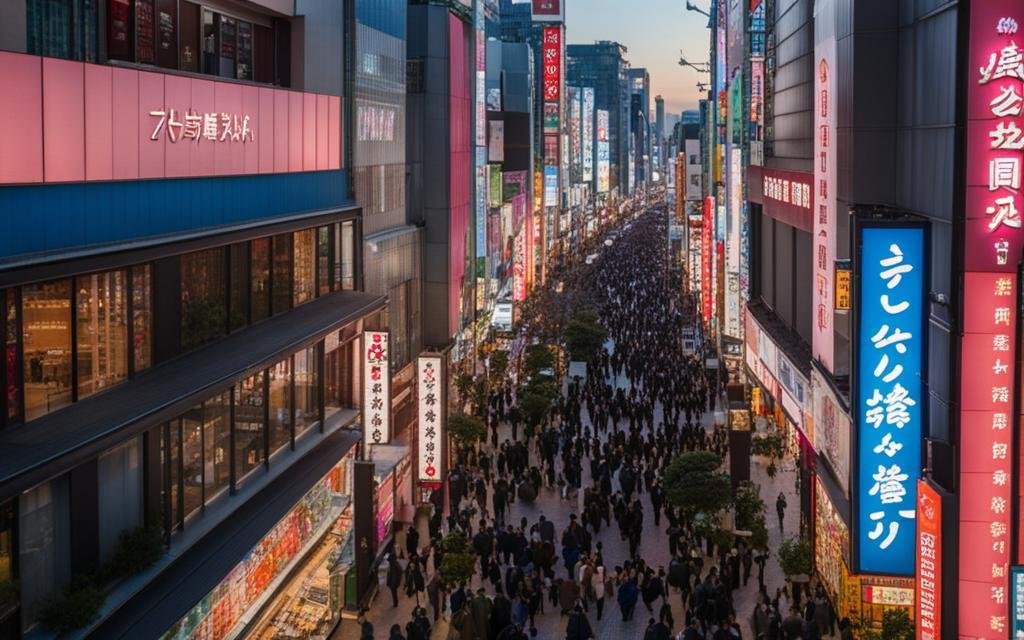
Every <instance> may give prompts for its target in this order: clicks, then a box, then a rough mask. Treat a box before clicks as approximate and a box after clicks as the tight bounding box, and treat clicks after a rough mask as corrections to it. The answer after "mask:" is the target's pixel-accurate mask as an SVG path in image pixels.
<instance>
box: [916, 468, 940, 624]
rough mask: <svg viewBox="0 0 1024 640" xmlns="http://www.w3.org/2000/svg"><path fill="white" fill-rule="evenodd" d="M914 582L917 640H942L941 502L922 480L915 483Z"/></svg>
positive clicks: (930, 487)
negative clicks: (915, 563)
mask: <svg viewBox="0 0 1024 640" xmlns="http://www.w3.org/2000/svg"><path fill="white" fill-rule="evenodd" d="M916 581H917V582H916V583H915V589H914V591H915V598H916V600H915V605H916V611H915V615H914V620H915V622H916V623H917V624H916V627H917V640H941V634H942V500H941V498H940V497H939V494H938V492H936V491H935V489H933V488H932V486H931V485H930V484H928V482H927V481H925V480H923V479H922V480H918V482H917V575H916Z"/></svg>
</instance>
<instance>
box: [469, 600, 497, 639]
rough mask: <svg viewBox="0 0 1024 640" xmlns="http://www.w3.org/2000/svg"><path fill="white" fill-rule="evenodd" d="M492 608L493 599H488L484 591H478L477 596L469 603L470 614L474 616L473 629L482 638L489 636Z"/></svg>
mask: <svg viewBox="0 0 1024 640" xmlns="http://www.w3.org/2000/svg"><path fill="white" fill-rule="evenodd" d="M492 608H493V605H492V604H491V599H490V598H488V597H487V595H486V594H485V593H484V590H483V589H477V592H476V595H475V596H473V599H472V600H470V601H469V612H470V614H471V615H472V616H473V628H474V629H477V633H478V635H479V636H480V637H481V638H483V637H486V635H487V629H488V625H489V624H490V620H491V609H492Z"/></svg>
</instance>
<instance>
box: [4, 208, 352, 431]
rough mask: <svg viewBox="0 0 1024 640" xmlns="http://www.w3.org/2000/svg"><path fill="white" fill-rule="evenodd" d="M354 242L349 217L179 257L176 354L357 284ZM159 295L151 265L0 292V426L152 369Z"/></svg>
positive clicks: (30, 418) (77, 398)
mask: <svg viewBox="0 0 1024 640" xmlns="http://www.w3.org/2000/svg"><path fill="white" fill-rule="evenodd" d="M355 237H356V229H355V223H354V222H352V221H346V222H339V223H334V224H330V225H325V226H322V227H317V228H310V229H304V230H300V231H296V232H294V233H284V234H279V235H277V236H273V237H265V238H258V239H255V240H251V241H248V242H240V243H235V244H232V245H227V246H222V247H216V248H212V249H204V250H202V251H195V252H191V253H186V254H182V255H181V256H179V257H178V260H179V261H180V264H179V273H180V290H175V291H173V292H172V293H171V294H170V295H172V296H176V297H177V298H178V299H179V300H180V305H181V306H180V311H181V323H180V334H179V339H180V341H181V343H180V344H181V348H180V350H179V352H185V351H189V350H191V349H195V348H198V347H200V346H202V345H204V344H208V343H209V342H211V341H213V340H216V339H219V338H221V337H223V336H225V335H227V334H228V333H229V332H233V331H237V330H239V329H242V328H244V327H246V326H249V325H250V324H251V323H253V322H257V321H259V320H262V319H265V318H267V317H269V316H270V315H271V312H272V311H273V312H274V313H280V312H282V311H286V310H288V309H291V308H293V303H294V305H299V304H303V303H306V302H309V301H311V300H313V299H315V298H317V297H318V296H320V295H327V294H330V293H332V292H334V291H338V290H342V289H346V290H347V289H352V288H354V286H355V250H356V247H355V241H356V239H355ZM323 285H326V286H323ZM160 294H161V292H160V291H157V290H155V288H154V284H153V267H152V266H151V265H150V264H148V263H144V264H137V265H133V266H131V267H127V268H124V269H116V270H112V271H103V272H98V273H91V274H84V275H79V276H76V277H74V278H65V279H61V280H53V281H48V282H42V283H36V284H30V285H24V286H22V287H20V288H17V287H16V288H12V289H6V290H0V321H2V322H0V325H2V327H0V333H2V334H3V336H4V347H5V365H4V367H3V369H2V370H0V373H2V383H3V387H4V388H5V389H6V395H5V396H4V410H3V411H0V424H2V423H3V422H6V423H8V424H16V423H19V422H22V421H31V420H34V419H36V418H39V417H42V416H44V415H46V414H48V413H50V412H52V411H55V410H57V409H60V408H62V407H65V406H67V405H69V404H71V403H72V402H74V401H77V400H81V399H84V398H87V397H89V396H91V395H94V394H96V393H98V392H100V391H103V390H106V389H109V388H111V387H113V386H116V385H118V384H120V383H122V382H124V381H125V380H127V379H128V378H129V377H131V375H133V374H135V373H139V372H142V371H144V370H146V369H148V368H150V367H151V366H152V365H153V343H154V331H153V301H154V299H155V296H157V295H160ZM164 295H166V294H164ZM72 311H73V313H72ZM317 373H318V372H316V371H315V370H311V371H310V375H316V374H317ZM72 378H74V380H73V379H72ZM288 428H289V430H290V429H291V425H290V423H289V426H288ZM289 439H290V431H289Z"/></svg>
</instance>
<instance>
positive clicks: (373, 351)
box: [363, 331, 391, 444]
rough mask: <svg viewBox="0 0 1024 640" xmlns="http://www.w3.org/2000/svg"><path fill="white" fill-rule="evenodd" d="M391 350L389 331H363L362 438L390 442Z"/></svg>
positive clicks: (370, 441) (375, 441)
mask: <svg viewBox="0 0 1024 640" xmlns="http://www.w3.org/2000/svg"><path fill="white" fill-rule="evenodd" d="M390 356H391V351H390V348H389V346H388V332H387V331H364V332H363V438H364V439H365V441H366V442H367V443H368V444H387V443H389V442H391V371H390V369H389V366H390Z"/></svg>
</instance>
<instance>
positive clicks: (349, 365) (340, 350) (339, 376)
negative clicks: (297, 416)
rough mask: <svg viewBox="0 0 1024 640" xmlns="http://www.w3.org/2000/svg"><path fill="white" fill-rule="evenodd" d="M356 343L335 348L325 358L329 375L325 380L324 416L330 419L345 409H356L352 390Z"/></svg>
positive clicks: (348, 343) (351, 342) (352, 342)
mask: <svg viewBox="0 0 1024 640" xmlns="http://www.w3.org/2000/svg"><path fill="white" fill-rule="evenodd" d="M354 344H355V341H352V340H350V341H348V342H346V343H345V344H342V345H338V346H335V347H334V349H332V350H331V351H328V352H327V354H326V356H325V358H324V362H325V366H326V368H327V372H326V373H327V375H326V378H325V379H324V414H325V415H326V416H327V417H330V416H332V415H334V414H335V413H337V412H338V411H341V410H343V409H353V408H355V402H354V400H353V398H354V394H353V390H352V372H353V371H354V367H355V363H354V361H353V358H354V355H353V348H352V346H353V345H354Z"/></svg>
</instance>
